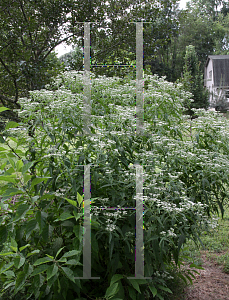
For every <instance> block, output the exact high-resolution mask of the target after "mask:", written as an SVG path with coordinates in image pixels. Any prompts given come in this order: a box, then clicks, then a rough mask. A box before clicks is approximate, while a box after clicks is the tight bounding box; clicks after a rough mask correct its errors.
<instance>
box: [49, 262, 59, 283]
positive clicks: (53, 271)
mask: <svg viewBox="0 0 229 300" xmlns="http://www.w3.org/2000/svg"><path fill="white" fill-rule="evenodd" d="M57 272H58V266H57V265H56V264H53V265H52V266H49V268H48V269H47V280H49V279H50V278H52V277H53V276H55V275H56V273H57Z"/></svg>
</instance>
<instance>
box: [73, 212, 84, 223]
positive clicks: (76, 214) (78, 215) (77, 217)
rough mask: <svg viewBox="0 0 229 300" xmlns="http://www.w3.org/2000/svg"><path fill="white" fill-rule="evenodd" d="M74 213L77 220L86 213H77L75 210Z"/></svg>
mask: <svg viewBox="0 0 229 300" xmlns="http://www.w3.org/2000/svg"><path fill="white" fill-rule="evenodd" d="M73 215H74V216H75V219H76V221H77V220H78V219H79V218H80V217H82V216H83V215H84V214H83V213H77V212H76V211H73Z"/></svg>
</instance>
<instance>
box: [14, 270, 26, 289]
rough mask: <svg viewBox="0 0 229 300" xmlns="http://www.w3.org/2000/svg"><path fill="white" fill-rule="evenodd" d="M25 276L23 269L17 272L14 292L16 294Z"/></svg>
mask: <svg viewBox="0 0 229 300" xmlns="http://www.w3.org/2000/svg"><path fill="white" fill-rule="evenodd" d="M26 278H27V274H26V272H25V271H21V272H19V273H18V274H17V279H16V284H15V289H14V294H16V293H17V292H19V291H20V290H21V289H22V287H23V285H24V284H25V281H26Z"/></svg>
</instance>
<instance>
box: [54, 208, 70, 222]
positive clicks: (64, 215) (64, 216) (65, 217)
mask: <svg viewBox="0 0 229 300" xmlns="http://www.w3.org/2000/svg"><path fill="white" fill-rule="evenodd" d="M72 218H74V216H72V215H71V214H70V213H69V212H67V211H65V212H63V213H62V214H61V215H60V217H59V218H58V219H56V220H55V221H54V222H57V221H65V220H68V219H72Z"/></svg>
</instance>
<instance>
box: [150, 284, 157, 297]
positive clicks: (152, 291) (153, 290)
mask: <svg viewBox="0 0 229 300" xmlns="http://www.w3.org/2000/svg"><path fill="white" fill-rule="evenodd" d="M149 288H150V290H151V293H152V294H153V297H155V296H156V295H157V289H156V288H155V286H152V285H149Z"/></svg>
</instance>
